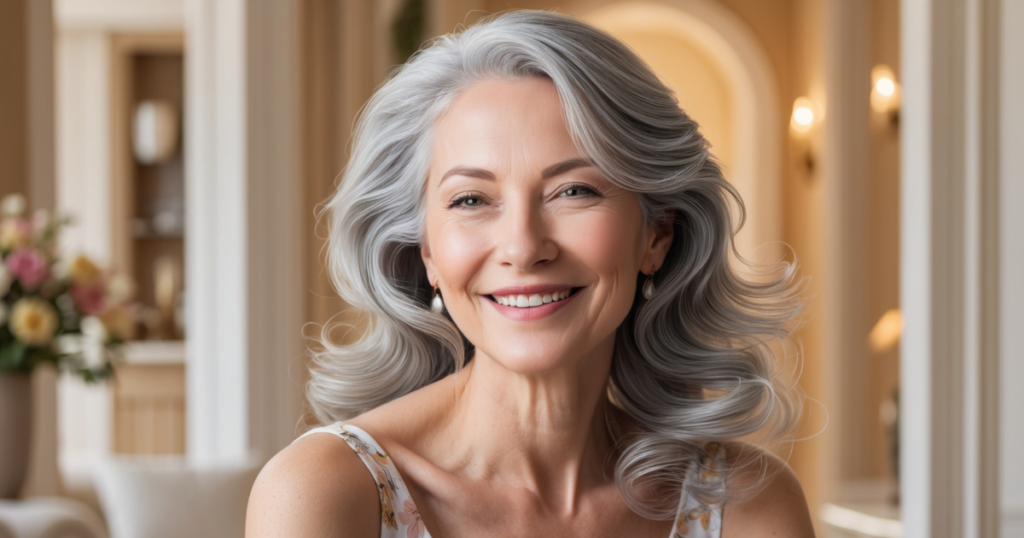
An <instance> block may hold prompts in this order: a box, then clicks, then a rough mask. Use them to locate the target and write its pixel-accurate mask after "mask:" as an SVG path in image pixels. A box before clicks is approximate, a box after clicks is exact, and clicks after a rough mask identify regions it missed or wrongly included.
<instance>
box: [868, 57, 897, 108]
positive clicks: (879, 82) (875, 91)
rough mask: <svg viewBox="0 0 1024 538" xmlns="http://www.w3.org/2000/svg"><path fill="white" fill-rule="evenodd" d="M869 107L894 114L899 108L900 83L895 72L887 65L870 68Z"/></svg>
mask: <svg viewBox="0 0 1024 538" xmlns="http://www.w3.org/2000/svg"><path fill="white" fill-rule="evenodd" d="M871 109H872V110H874V111H875V112H877V113H879V114H895V113H896V112H899V109H900V85H899V83H898V82H896V73H894V72H893V70H892V68H891V67H889V66H887V65H876V66H875V67H873V68H872V69H871Z"/></svg>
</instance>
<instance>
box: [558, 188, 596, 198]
mask: <svg viewBox="0 0 1024 538" xmlns="http://www.w3.org/2000/svg"><path fill="white" fill-rule="evenodd" d="M596 194H597V191H596V190H595V189H594V188H593V187H589V186H587V185H569V186H568V187H566V188H565V189H563V190H562V193H561V194H560V195H559V196H564V197H566V198H579V197H581V196H594V195H596Z"/></svg>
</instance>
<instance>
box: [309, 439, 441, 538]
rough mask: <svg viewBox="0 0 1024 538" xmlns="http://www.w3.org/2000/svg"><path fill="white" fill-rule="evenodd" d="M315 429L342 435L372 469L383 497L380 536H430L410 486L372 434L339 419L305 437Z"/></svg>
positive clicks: (388, 537) (397, 537)
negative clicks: (407, 485)
mask: <svg viewBox="0 0 1024 538" xmlns="http://www.w3.org/2000/svg"><path fill="white" fill-rule="evenodd" d="M314 433H330V434H333V435H336V436H338V437H341V438H342V439H343V440H344V441H345V442H346V443H348V446H350V447H351V448H352V450H354V451H355V453H356V454H357V455H358V456H359V459H360V460H362V462H363V465H366V468H367V469H369V470H370V474H371V475H372V476H373V481H374V482H376V483H377V493H378V495H379V497H380V537H381V538H430V532H428V531H427V529H426V527H424V526H423V520H422V519H420V512H419V510H417V509H416V503H414V502H413V501H412V497H410V496H409V489H408V488H406V487H405V482H404V481H403V480H402V477H401V476H400V475H399V474H398V469H397V468H395V464H394V463H393V462H392V461H391V458H390V457H388V455H387V454H386V453H385V452H384V450H383V449H382V448H381V447H380V445H379V444H377V441H376V440H374V438H373V437H371V436H370V434H368V433H366V432H365V431H364V430H362V429H360V428H357V427H355V426H352V425H350V424H343V423H341V422H337V423H335V424H331V425H330V426H323V427H320V428H314V429H312V430H309V431H308V432H306V433H304V434H302V437H305V436H307V435H311V434H314ZM302 437H299V439H302ZM396 507H397V510H398V511H397V512H396Z"/></svg>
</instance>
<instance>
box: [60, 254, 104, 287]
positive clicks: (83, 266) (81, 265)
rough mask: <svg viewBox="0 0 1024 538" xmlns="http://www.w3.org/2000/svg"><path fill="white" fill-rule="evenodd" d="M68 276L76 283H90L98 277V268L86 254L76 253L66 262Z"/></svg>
mask: <svg viewBox="0 0 1024 538" xmlns="http://www.w3.org/2000/svg"><path fill="white" fill-rule="evenodd" d="M67 270H68V276H69V277H71V280H72V281H73V282H75V283H77V284H92V283H93V282H96V280H97V279H98V278H99V277H100V269H99V267H96V264H94V263H92V260H90V259H89V258H88V257H87V256H82V255H78V256H75V257H74V259H72V260H71V263H69V264H68V268H67Z"/></svg>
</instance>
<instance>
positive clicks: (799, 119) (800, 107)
mask: <svg viewBox="0 0 1024 538" xmlns="http://www.w3.org/2000/svg"><path fill="white" fill-rule="evenodd" d="M816 108H817V107H815V105H814V102H813V101H811V100H810V99H809V98H807V97H797V98H796V101H793V117H792V118H791V119H790V121H789V127H790V128H791V129H792V130H793V132H795V133H798V134H806V133H809V132H810V131H811V129H812V128H813V127H814V121H815V117H816V114H815V110H816Z"/></svg>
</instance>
